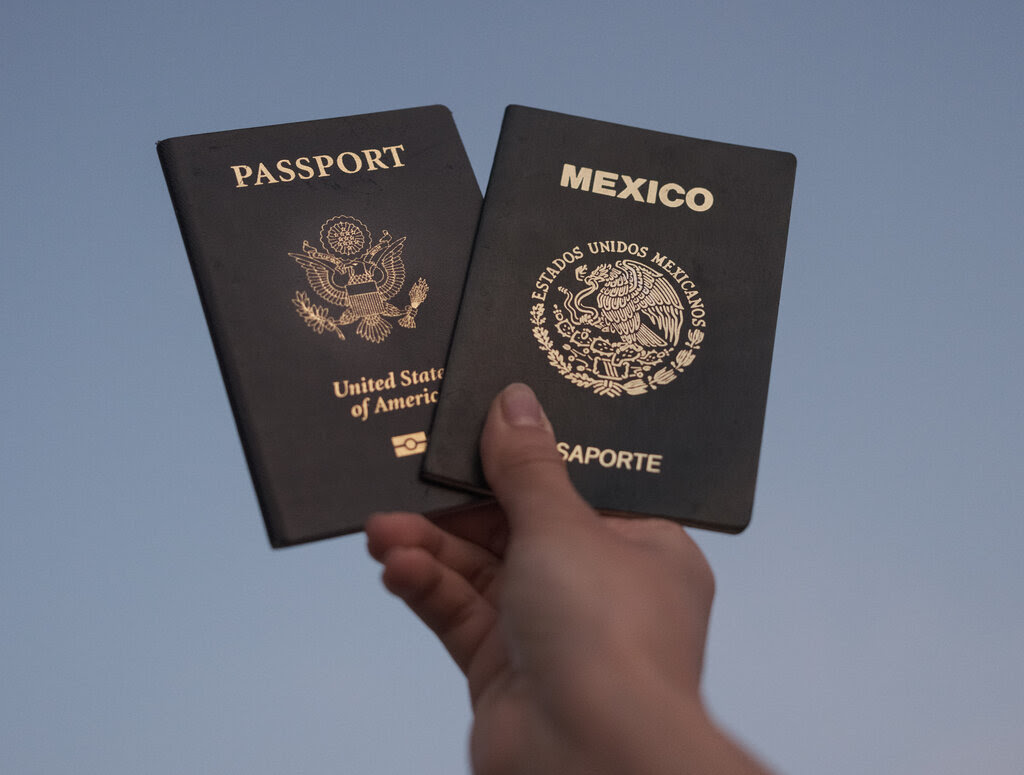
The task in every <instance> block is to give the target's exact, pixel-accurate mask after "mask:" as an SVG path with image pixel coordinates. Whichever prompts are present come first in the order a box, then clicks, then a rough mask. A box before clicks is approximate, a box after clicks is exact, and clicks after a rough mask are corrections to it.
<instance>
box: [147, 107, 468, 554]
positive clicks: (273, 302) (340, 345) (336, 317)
mask: <svg viewBox="0 0 1024 775" xmlns="http://www.w3.org/2000/svg"><path fill="white" fill-rule="evenodd" d="M157 150H158V152H159V155H160V160H161V163H162V165H163V170H164V175H165V177H166V180H167V185H168V188H169V190H170V194H171V199H172V200H173V203H174V209H175V212H176V214H177V217H178V223H179V225H180V227H181V233H182V237H183V239H184V242H185V247H186V251H187V253H188V257H189V261H190V263H191V265H192V270H193V273H194V276H195V280H196V285H197V287H198V290H199V296H200V299H201V301H202V305H203V310H204V312H205V314H206V318H207V322H208V324H209V328H210V333H211V336H212V339H213V343H214V348H215V350H216V353H217V358H218V361H219V363H220V367H221V372H222V374H223V377H224V381H225V384H226V386H227V390H228V396H229V399H230V402H231V407H232V410H233V412H234V416H235V420H236V423H237V426H238V431H239V435H240V437H241V440H242V446H243V448H244V450H245V455H246V459H247V461H248V464H249V469H250V472H251V474H252V478H253V482H254V484H255V488H256V492H257V496H258V499H259V503H260V507H261V510H262V512H263V516H264V520H265V522H266V527H267V532H268V534H269V537H270V542H271V544H272V545H273V546H275V547H280V546H287V545H291V544H296V543H301V542H305V541H312V540H315V539H319V538H327V537H330V536H335V535H340V534H343V533H348V532H351V531H354V530H358V529H360V528H361V527H362V525H363V521H364V519H365V517H366V516H367V515H368V514H369V513H371V512H372V511H374V510H382V509H411V510H415V511H428V512H429V511H435V510H439V509H445V508H450V507H453V506H457V505H460V504H463V503H465V502H467V501H468V500H471V498H470V497H469V496H467V495H465V494H463V493H459V492H454V491H451V490H447V489H444V488H441V487H436V486H433V485H430V484H427V483H424V482H423V481H422V480H421V479H420V478H419V467H420V461H421V460H422V454H423V451H424V449H425V448H426V446H427V436H426V433H427V430H428V428H429V425H430V421H431V415H432V413H433V411H434V407H435V404H436V402H437V397H438V388H439V386H440V383H441V380H442V378H443V377H444V375H445V368H444V360H445V353H446V351H447V348H448V344H449V341H450V337H451V331H452V326H453V324H454V321H455V315H456V310H457V307H458V303H459V296H460V293H461V291H462V285H463V281H464V279H465V273H466V265H467V261H468V258H469V255H470V249H471V246H472V242H473V233H474V231H475V229H476V225H477V216H478V214H479V210H480V199H481V197H480V189H479V187H478V186H477V183H476V179H475V177H474V176H473V172H472V170H471V169H470V166H469V160H468V158H467V157H466V153H465V150H464V149H463V146H462V143H461V141H460V139H459V136H458V134H457V132H456V129H455V124H454V122H453V120H452V116H451V113H450V112H449V111H448V109H447V108H444V107H442V106H433V107H424V108H414V109H410V110H398V111H392V112H387V113H376V114H369V115H362V116H353V117H349V118H337V119H329V120H323V121H308V122H303V123H296V124H282V125H278V126H269V127H262V128H256V129H243V130H239V131H230V132H216V133H213V134H201V135H193V136H189V137H177V138H173V139H170V140H164V141H162V142H160V143H158V144H157Z"/></svg>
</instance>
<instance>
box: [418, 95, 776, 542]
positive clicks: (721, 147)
mask: <svg viewBox="0 0 1024 775" xmlns="http://www.w3.org/2000/svg"><path fill="white" fill-rule="evenodd" d="M795 172H796V159H795V157H794V156H792V155H791V154H789V153H784V152H780V151H773V150H761V149H757V148H748V147H742V146H738V145H730V144H726V143H719V142H711V141H707V140H698V139H692V138H688V137H680V136H676V135H671V134H664V133H659V132H652V131H646V130H642V129H635V128H631V127H626V126H619V125H615V124H610V123H605V122H600V121H594V120H590V119H586V118H577V117H574V116H568V115H562V114H558V113H551V112H547V111H542V110H536V109H531V108H526V107H518V106H512V107H509V108H508V110H507V111H506V113H505V119H504V122H503V125H502V129H501V135H500V138H499V142H498V148H497V151H496V154H495V159H494V165H493V168H492V172H491V177H490V182H489V184H488V187H487V194H486V196H485V199H484V205H483V210H482V213H481V217H480V225H479V228H478V232H477V236H476V240H475V243H474V249H473V258H472V261H471V265H470V270H469V276H468V279H467V283H466V288H465V294H464V297H463V303H462V307H461V310H460V313H459V318H458V323H457V325H456V331H455V335H454V339H453V342H452V348H451V351H450V354H449V359H448V366H447V377H446V379H445V383H444V386H443V388H442V390H441V396H440V401H439V404H438V407H437V411H436V414H435V418H434V424H433V429H432V432H431V443H430V446H429V447H428V450H427V453H426V457H425V459H424V461H423V464H424V476H425V477H426V478H428V479H430V480H432V481H437V482H443V483H446V484H448V485H454V486H458V487H463V488H466V489H467V490H470V491H475V492H485V491H486V487H487V485H486V482H485V480H484V478H483V474H482V470H481V467H480V462H479V458H478V454H477V451H476V449H477V446H476V440H477V437H478V435H479V433H480V429H481V427H482V425H483V421H484V418H485V416H486V412H487V408H488V406H489V403H490V401H491V399H492V398H493V397H494V396H495V394H496V393H497V392H498V391H499V390H500V389H501V388H502V387H504V386H505V385H506V384H507V383H509V382H512V381H523V382H526V383H528V384H529V385H531V386H532V387H533V388H534V390H535V391H536V393H537V395H538V397H539V398H540V400H541V402H542V403H543V405H544V407H545V410H546V412H547V414H548V416H549V418H550V419H551V422H552V424H553V425H554V428H555V433H556V436H557V438H558V448H559V451H560V452H561V454H562V456H563V458H564V459H565V460H566V462H567V466H568V469H569V473H570V476H571V478H572V480H573V482H574V483H575V484H576V486H577V487H578V488H579V490H580V492H581V493H582V494H583V495H584V496H585V497H586V498H587V499H588V500H589V501H590V502H591V504H592V505H594V506H595V507H596V508H599V509H601V510H603V511H605V512H609V513H618V514H625V515H644V516H659V517H666V518H669V519H672V520H676V521H679V522H682V523H684V524H688V525H694V526H700V527H705V528H711V529H716V530H721V531H726V532H739V531H741V530H743V529H744V527H746V526H747V524H748V523H749V521H750V515H751V510H752V504H753V498H754V489H755V482H756V475H757V466H758V458H759V454H760V447H761V435H762V429H763V425H764V415H765V403H766V399H767V392H768V379H769V371H770V367H771V359H772V347H773V344H774V338H775V323H776V317H777V313H778V305H779V294H780V289H781V282H782V269H783V259H784V255H785V248H786V236H787V231H788V225H789V216H790V207H791V202H792V195H793V184H794V177H795Z"/></svg>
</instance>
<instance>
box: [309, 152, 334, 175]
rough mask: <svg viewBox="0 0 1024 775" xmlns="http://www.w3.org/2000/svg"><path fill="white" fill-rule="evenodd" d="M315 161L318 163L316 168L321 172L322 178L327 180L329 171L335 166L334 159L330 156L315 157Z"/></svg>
mask: <svg viewBox="0 0 1024 775" xmlns="http://www.w3.org/2000/svg"><path fill="white" fill-rule="evenodd" d="M313 161H315V162H316V168H317V169H318V170H320V177H321V178H326V177H327V175H328V172H327V169H328V168H329V167H332V166H333V165H334V159H332V158H331V157H330V156H324V155H320V156H314V157H313Z"/></svg>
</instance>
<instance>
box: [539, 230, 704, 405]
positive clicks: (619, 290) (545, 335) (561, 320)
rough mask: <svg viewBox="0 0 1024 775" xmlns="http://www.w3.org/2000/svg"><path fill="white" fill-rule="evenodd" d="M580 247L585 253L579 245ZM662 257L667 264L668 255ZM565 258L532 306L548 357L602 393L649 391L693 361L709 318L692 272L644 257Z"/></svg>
mask: <svg viewBox="0 0 1024 775" xmlns="http://www.w3.org/2000/svg"><path fill="white" fill-rule="evenodd" d="M597 244H598V243H590V245H597ZM620 244H625V243H620ZM574 251H575V254H576V256H577V257H580V258H582V251H581V250H580V249H579V248H574ZM574 251H567V252H566V253H563V256H564V257H571V256H573V253H574ZM591 251H592V252H594V251H593V248H591ZM644 255H645V256H646V249H645V250H644ZM655 256H656V257H658V258H661V259H662V264H666V263H667V262H666V261H665V259H664V258H663V257H661V254H660V253H656V254H655ZM655 260H656V259H655ZM570 263H571V264H574V265H573V266H572V268H570V266H569V264H570ZM558 264H561V265H563V266H562V267H561V270H560V271H559V272H558V273H557V276H555V277H554V279H553V280H551V279H550V278H551V277H552V274H554V272H553V271H552V268H553V267H555V268H557V266H558V265H557V264H553V265H552V266H549V267H548V268H547V269H545V272H544V273H542V275H541V278H539V279H538V286H537V287H540V283H541V282H542V281H543V280H550V281H549V283H548V286H549V290H548V292H547V293H545V294H543V296H544V301H543V302H541V303H538V304H534V305H533V306H532V307H531V308H530V322H531V324H532V326H533V335H534V338H535V339H536V340H537V343H538V344H539V345H540V349H541V350H543V351H544V352H545V353H546V354H547V358H548V363H549V364H550V365H551V366H553V367H554V368H555V369H556V370H557V371H558V372H559V374H561V375H562V376H563V377H565V378H566V379H568V380H569V381H570V382H572V383H573V384H575V385H577V386H579V387H583V388H589V389H590V390H592V391H593V392H594V393H597V394H598V395H604V396H612V397H614V396H619V395H623V394H625V395H642V394H644V393H647V392H648V391H651V390H657V389H658V388H659V387H662V386H664V385H667V384H669V383H670V382H672V381H673V380H675V379H676V377H677V376H678V375H680V374H682V373H683V371H684V370H685V369H686V368H687V367H688V366H689V365H690V364H691V363H693V361H694V359H695V358H696V351H697V350H699V349H700V348H701V342H703V340H704V334H705V331H706V328H707V319H706V314H705V309H704V302H703V299H701V297H700V293H699V292H698V291H697V289H696V285H695V284H694V282H693V280H692V279H691V278H690V277H689V275H688V274H687V273H686V272H685V271H683V270H682V269H680V268H678V267H677V266H676V265H675V264H674V263H667V265H668V266H669V267H671V268H674V269H675V271H667V270H666V269H664V268H663V267H662V266H660V265H659V264H658V263H655V262H654V261H648V262H641V261H640V260H638V259H637V258H620V259H618V260H615V261H611V262H606V263H600V264H596V265H595V266H594V267H593V268H590V267H589V266H588V265H587V264H584V263H576V262H575V261H572V262H568V261H566V260H565V259H564V258H563V259H560V260H559V262H558ZM534 298H537V295H536V294H535V295H534Z"/></svg>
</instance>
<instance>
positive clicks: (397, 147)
mask: <svg viewBox="0 0 1024 775" xmlns="http://www.w3.org/2000/svg"><path fill="white" fill-rule="evenodd" d="M382 150H384V151H390V152H391V158H392V160H393V161H394V163H395V166H396V167H404V166H405V165H404V164H403V163H402V160H401V159H399V158H398V152H399V151H404V150H405V146H404V145H388V146H385V147H384V148H383V149H382Z"/></svg>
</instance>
